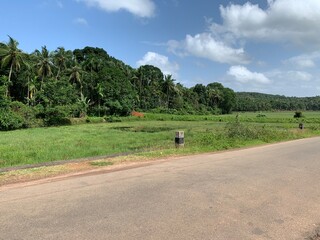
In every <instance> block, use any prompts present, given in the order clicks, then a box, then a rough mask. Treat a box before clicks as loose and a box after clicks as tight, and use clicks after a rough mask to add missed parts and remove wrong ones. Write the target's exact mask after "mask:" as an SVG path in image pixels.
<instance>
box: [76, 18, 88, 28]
mask: <svg viewBox="0 0 320 240" xmlns="http://www.w3.org/2000/svg"><path fill="white" fill-rule="evenodd" d="M73 22H74V23H75V24H79V25H83V26H88V21H87V20H86V19H84V18H76V19H74V20H73Z"/></svg>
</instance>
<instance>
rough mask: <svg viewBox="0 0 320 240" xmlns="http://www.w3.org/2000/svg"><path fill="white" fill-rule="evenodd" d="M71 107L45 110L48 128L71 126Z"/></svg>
mask: <svg viewBox="0 0 320 240" xmlns="http://www.w3.org/2000/svg"><path fill="white" fill-rule="evenodd" d="M71 110H72V109H70V106H57V107H53V108H48V109H46V110H45V112H44V114H45V118H44V123H45V125H46V126H63V125H71V120H70V119H69V117H70V111H71Z"/></svg>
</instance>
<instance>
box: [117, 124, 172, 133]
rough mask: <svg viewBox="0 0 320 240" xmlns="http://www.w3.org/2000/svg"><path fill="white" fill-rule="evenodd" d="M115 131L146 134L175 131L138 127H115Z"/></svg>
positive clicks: (168, 128) (163, 127)
mask: <svg viewBox="0 0 320 240" xmlns="http://www.w3.org/2000/svg"><path fill="white" fill-rule="evenodd" d="M113 129H116V130H120V131H125V132H146V133H157V132H166V131H171V130H174V129H175V128H173V127H167V126H161V127H153V126H137V127H128V126H123V127H114V128H113Z"/></svg>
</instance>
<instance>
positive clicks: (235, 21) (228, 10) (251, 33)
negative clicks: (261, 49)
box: [211, 0, 320, 47]
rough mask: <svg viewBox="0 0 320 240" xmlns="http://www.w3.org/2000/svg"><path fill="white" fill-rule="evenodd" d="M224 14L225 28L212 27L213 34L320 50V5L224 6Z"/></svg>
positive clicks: (308, 0) (280, 0) (292, 0)
mask: <svg viewBox="0 0 320 240" xmlns="http://www.w3.org/2000/svg"><path fill="white" fill-rule="evenodd" d="M220 12H221V16H222V19H223V24H222V25H217V24H212V26H211V30H212V31H217V30H219V31H220V32H221V31H224V32H225V33H233V34H234V35H235V36H236V37H237V38H248V39H258V40H264V41H280V42H289V43H293V44H297V45H302V46H304V47H310V46H312V47H319V46H320V24H319V21H320V14H319V12H320V1H317V0H304V1H301V0H269V1H268V8H267V9H265V10H264V9H261V8H260V7H259V6H258V5H254V4H251V3H250V2H248V3H246V4H244V5H235V4H230V5H228V6H226V7H224V6H220ZM310 44H311V45H310Z"/></svg>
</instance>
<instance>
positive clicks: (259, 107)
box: [233, 92, 320, 111]
mask: <svg viewBox="0 0 320 240" xmlns="http://www.w3.org/2000/svg"><path fill="white" fill-rule="evenodd" d="M233 110H234V111H271V110H279V111H282V110H290V111H291V110H292V111H295V110H310V111H316V110H320V96H317V97H286V96H281V95H271V94H263V93H254V92H237V93H236V103H235V106H234V108H233Z"/></svg>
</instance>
